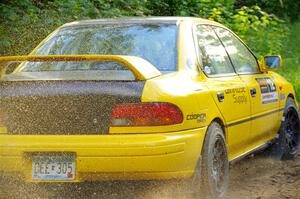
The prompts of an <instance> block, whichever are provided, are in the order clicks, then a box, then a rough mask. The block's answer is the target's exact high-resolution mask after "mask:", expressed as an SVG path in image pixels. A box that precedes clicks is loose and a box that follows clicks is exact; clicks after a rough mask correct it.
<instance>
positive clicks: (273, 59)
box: [259, 55, 282, 72]
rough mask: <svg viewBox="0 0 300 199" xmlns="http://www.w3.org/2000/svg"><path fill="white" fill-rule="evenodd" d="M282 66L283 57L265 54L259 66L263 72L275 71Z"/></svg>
mask: <svg viewBox="0 0 300 199" xmlns="http://www.w3.org/2000/svg"><path fill="white" fill-rule="evenodd" d="M281 66H282V59H281V57H280V56H279V55H274V56H265V57H264V59H263V60H261V61H259V67H260V70H261V71H262V72H265V71H274V70H277V69H278V68H280V67H281Z"/></svg>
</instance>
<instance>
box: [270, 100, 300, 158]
mask: <svg viewBox="0 0 300 199" xmlns="http://www.w3.org/2000/svg"><path fill="white" fill-rule="evenodd" d="M299 118H300V117H299V113H298V109H297V107H296V104H295V101H294V100H293V99H292V98H287V101H286V105H285V108H284V112H283V119H282V123H281V126H280V130H279V137H278V139H277V140H276V142H275V144H274V145H273V147H272V150H271V156H272V157H273V158H276V159H280V160H292V159H295V158H296V155H297V152H298V150H299V144H300V120H299Z"/></svg>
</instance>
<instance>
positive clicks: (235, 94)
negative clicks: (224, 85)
mask: <svg viewBox="0 0 300 199" xmlns="http://www.w3.org/2000/svg"><path fill="white" fill-rule="evenodd" d="M225 94H226V95H231V96H232V98H233V103H235V104H242V103H247V95H246V87H241V88H230V89H227V90H225Z"/></svg>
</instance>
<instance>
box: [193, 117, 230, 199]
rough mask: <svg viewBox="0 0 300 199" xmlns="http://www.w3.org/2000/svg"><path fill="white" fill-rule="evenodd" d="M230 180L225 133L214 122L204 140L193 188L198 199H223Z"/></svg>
mask: <svg viewBox="0 0 300 199" xmlns="http://www.w3.org/2000/svg"><path fill="white" fill-rule="evenodd" d="M228 180H229V162H228V156H227V148H226V142H225V138H224V133H223V130H222V128H221V126H220V124H218V123H216V122H213V123H212V124H211V125H210V126H209V127H208V130H207V133H206V136H205V139H204V144H203V147H202V154H201V158H200V159H199V161H198V165H197V167H196V170H195V174H194V177H193V179H192V186H193V189H194V191H195V194H197V198H223V197H224V196H225V194H226V192H227V189H228Z"/></svg>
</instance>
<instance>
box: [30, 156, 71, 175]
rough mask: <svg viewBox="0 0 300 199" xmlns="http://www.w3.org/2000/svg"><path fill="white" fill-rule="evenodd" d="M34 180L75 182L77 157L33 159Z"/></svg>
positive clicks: (39, 157)
mask: <svg viewBox="0 0 300 199" xmlns="http://www.w3.org/2000/svg"><path fill="white" fill-rule="evenodd" d="M32 179H33V180H74V179H75V156H63V155H36V156H33V157H32Z"/></svg>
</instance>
